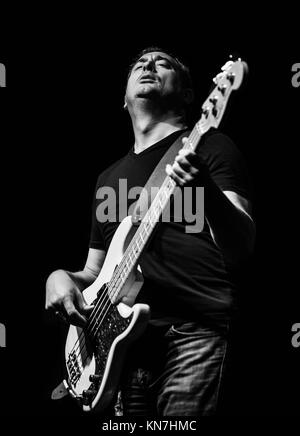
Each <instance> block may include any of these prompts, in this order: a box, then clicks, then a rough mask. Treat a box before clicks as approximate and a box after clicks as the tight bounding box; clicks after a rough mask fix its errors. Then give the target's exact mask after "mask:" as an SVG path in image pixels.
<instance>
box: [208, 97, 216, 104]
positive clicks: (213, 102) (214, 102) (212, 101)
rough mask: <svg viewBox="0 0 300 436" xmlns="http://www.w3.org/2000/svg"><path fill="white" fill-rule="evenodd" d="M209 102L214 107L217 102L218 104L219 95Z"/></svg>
mask: <svg viewBox="0 0 300 436" xmlns="http://www.w3.org/2000/svg"><path fill="white" fill-rule="evenodd" d="M209 101H210V102H211V103H212V104H213V105H216V104H217V102H218V96H217V95H213V96H212V97H211V98H210V99H209Z"/></svg>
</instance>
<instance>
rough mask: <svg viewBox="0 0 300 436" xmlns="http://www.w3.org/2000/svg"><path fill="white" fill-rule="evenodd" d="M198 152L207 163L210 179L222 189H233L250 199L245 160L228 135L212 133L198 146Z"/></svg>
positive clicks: (250, 186)
mask: <svg viewBox="0 0 300 436" xmlns="http://www.w3.org/2000/svg"><path fill="white" fill-rule="evenodd" d="M199 154H200V156H201V157H203V159H204V160H205V161H206V163H207V164H208V167H209V171H210V175H211V177H212V179H213V180H214V182H215V183H216V184H217V185H218V186H219V188H220V189H221V190H222V191H234V192H236V193H237V194H239V195H242V196H243V197H245V198H247V199H249V200H251V199H252V183H251V179H250V176H249V172H248V168H247V165H246V161H245V159H244V157H243V155H242V153H241V152H240V151H239V149H238V148H237V147H236V145H235V144H234V143H233V141H232V140H231V139H230V138H229V137H228V136H226V135H224V134H223V133H219V132H217V133H212V134H211V135H210V136H208V137H207V138H206V139H205V141H204V144H203V146H202V147H200V148H199Z"/></svg>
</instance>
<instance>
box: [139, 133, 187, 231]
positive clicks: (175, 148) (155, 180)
mask: <svg viewBox="0 0 300 436" xmlns="http://www.w3.org/2000/svg"><path fill="white" fill-rule="evenodd" d="M189 133H190V132H189V130H185V131H184V132H182V134H181V135H179V136H178V138H177V139H176V141H174V142H173V144H172V145H171V146H170V147H169V148H168V150H167V151H166V153H165V154H164V155H163V157H162V158H161V160H160V161H159V162H158V164H157V165H156V167H155V169H154V171H153V172H152V174H151V176H150V177H149V179H148V181H147V183H146V184H145V186H144V188H143V190H142V192H141V195H140V196H139V199H138V200H137V202H136V205H135V207H134V210H133V214H132V223H133V224H134V225H139V223H140V222H141V221H142V219H143V217H144V216H145V214H146V212H147V210H148V209H149V207H150V205H151V199H152V198H151V188H152V187H155V188H158V189H159V188H160V187H161V185H162V183H163V181H164V180H165V178H166V165H167V164H173V162H174V160H175V157H176V156H177V154H178V152H179V150H180V149H181V148H182V147H183V144H182V138H184V137H185V136H188V135H189Z"/></svg>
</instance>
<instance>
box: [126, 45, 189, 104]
mask: <svg viewBox="0 0 300 436" xmlns="http://www.w3.org/2000/svg"><path fill="white" fill-rule="evenodd" d="M138 98H140V99H146V100H152V101H157V102H158V103H159V104H161V105H163V106H165V107H166V108H171V109H174V110H175V111H179V112H182V111H183V112H184V110H185V107H186V105H189V104H190V103H191V102H192V100H193V90H192V81H191V76H190V72H189V69H188V68H187V67H186V66H185V65H184V64H183V63H182V62H180V61H179V60H178V59H177V58H176V57H175V56H174V55H172V54H170V53H169V52H167V51H165V50H163V49H160V48H158V47H149V48H147V49H145V50H143V51H142V52H140V53H139V54H138V56H136V58H135V59H134V60H133V62H132V63H131V65H130V68H129V73H128V80H127V87H126V94H125V104H130V103H132V102H134V100H135V99H138Z"/></svg>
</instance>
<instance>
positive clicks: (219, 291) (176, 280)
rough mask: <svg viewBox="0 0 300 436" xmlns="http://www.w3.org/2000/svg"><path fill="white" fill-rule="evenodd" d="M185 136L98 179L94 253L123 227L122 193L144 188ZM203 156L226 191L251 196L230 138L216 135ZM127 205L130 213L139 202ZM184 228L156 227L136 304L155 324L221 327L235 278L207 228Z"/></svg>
mask: <svg viewBox="0 0 300 436" xmlns="http://www.w3.org/2000/svg"><path fill="white" fill-rule="evenodd" d="M182 132H183V131H177V132H174V133H172V134H171V135H169V136H168V137H166V138H164V139H163V140H161V141H159V142H157V143H156V144H154V145H152V146H151V147H149V148H147V149H145V150H144V151H142V152H141V153H139V154H135V153H134V150H133V149H131V150H130V151H129V152H128V153H127V155H126V156H124V157H123V158H122V159H120V160H119V161H117V162H116V163H115V164H113V165H112V166H110V167H109V168H108V169H107V170H105V171H104V172H103V173H102V174H100V176H99V177H98V180H97V184H96V189H95V196H94V203H93V215H92V229H91V238H90V247H91V248H97V249H104V250H107V249H108V247H109V244H110V242H111V240H112V238H113V235H114V233H115V231H116V229H117V227H118V225H119V223H120V220H119V209H118V207H119V204H118V199H119V198H124V195H123V197H122V196H121V195H120V190H121V189H122V190H126V189H127V193H128V192H129V191H130V189H131V188H134V187H143V186H144V185H145V184H146V182H147V180H148V178H149V177H150V175H151V174H152V172H153V170H154V168H155V167H156V165H157V163H158V162H159V161H160V159H161V158H162V156H163V155H164V153H165V152H166V150H167V149H168V148H169V147H170V146H171V144H172V143H173V142H174V141H175V140H176V139H177V137H178V136H179V135H180V134H182ZM199 155H200V156H201V157H202V158H203V159H204V161H205V162H206V163H207V165H208V168H209V171H210V175H211V177H212V179H213V180H214V182H215V183H216V184H217V185H218V186H219V188H220V189H221V190H222V191H224V190H231V191H234V192H236V193H238V194H240V195H242V196H243V197H246V198H249V197H250V193H249V180H248V175H247V170H246V165H245V162H244V159H243V157H242V155H241V153H240V152H239V150H238V149H237V148H236V146H235V145H234V144H233V142H232V141H231V140H230V139H229V138H228V137H227V136H225V135H224V134H222V133H220V132H218V131H217V130H215V131H213V132H211V133H210V134H208V135H206V137H205V138H204V141H203V144H202V145H201V146H200V147H199ZM121 179H123V180H122V183H123V184H122V188H120V184H119V181H120V180H121ZM124 184H125V187H124ZM112 192H114V193H115V199H116V203H117V204H116V209H115V211H114V212H113V213H112V214H111V216H110V219H109V220H107V221H106V222H103V221H104V220H103V219H102V218H101V220H100V221H101V222H99V210H100V209H101V210H102V212H103V210H104V209H103V204H102V202H103V201H104V199H107V198H108V195H107V196H106V194H105V193H108V194H109V193H112ZM204 195H205V191H204ZM100 196H101V197H102V200H101V199H100V198H99V197H100ZM103 197H104V199H103ZM122 201H123V200H122ZM126 201H127V207H128V208H129V207H130V205H131V204H132V203H133V202H134V201H136V198H132V199H126ZM123 206H124V204H123ZM123 206H122V210H124V207H123ZM98 208H100V209H98ZM97 209H98V213H97ZM111 210H113V209H111ZM107 212H108V208H107ZM121 215H122V214H121ZM97 217H98V218H97ZM121 218H122V216H121ZM185 226H186V222H185V221H184V220H183V221H182V222H174V220H171V222H161V223H159V225H158V226H157V228H156V231H155V234H154V236H153V238H152V239H151V242H150V244H149V245H148V247H147V249H146V251H145V253H144V254H143V255H142V257H141V259H140V262H139V264H140V266H141V268H142V272H143V276H144V280H145V281H144V285H143V287H142V289H141V291H140V293H139V295H138V297H137V300H136V301H139V302H144V303H148V304H149V305H150V307H151V314H152V315H151V322H152V323H153V324H158V325H159V324H164V323H168V322H173V323H174V322H182V321H195V320H198V321H202V322H208V323H210V324H213V325H215V326H218V325H223V324H224V322H226V321H227V320H228V319H229V317H230V313H231V310H232V308H233V292H234V289H235V288H234V283H233V280H232V278H231V274H230V272H229V271H228V268H227V267H226V265H225V262H224V259H223V256H222V253H221V251H220V250H219V248H218V247H217V246H216V244H215V243H214V241H213V239H212V237H211V234H210V231H209V227H208V225H207V223H206V222H205V224H204V227H203V229H202V231H201V232H198V233H187V232H186V227H185Z"/></svg>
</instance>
